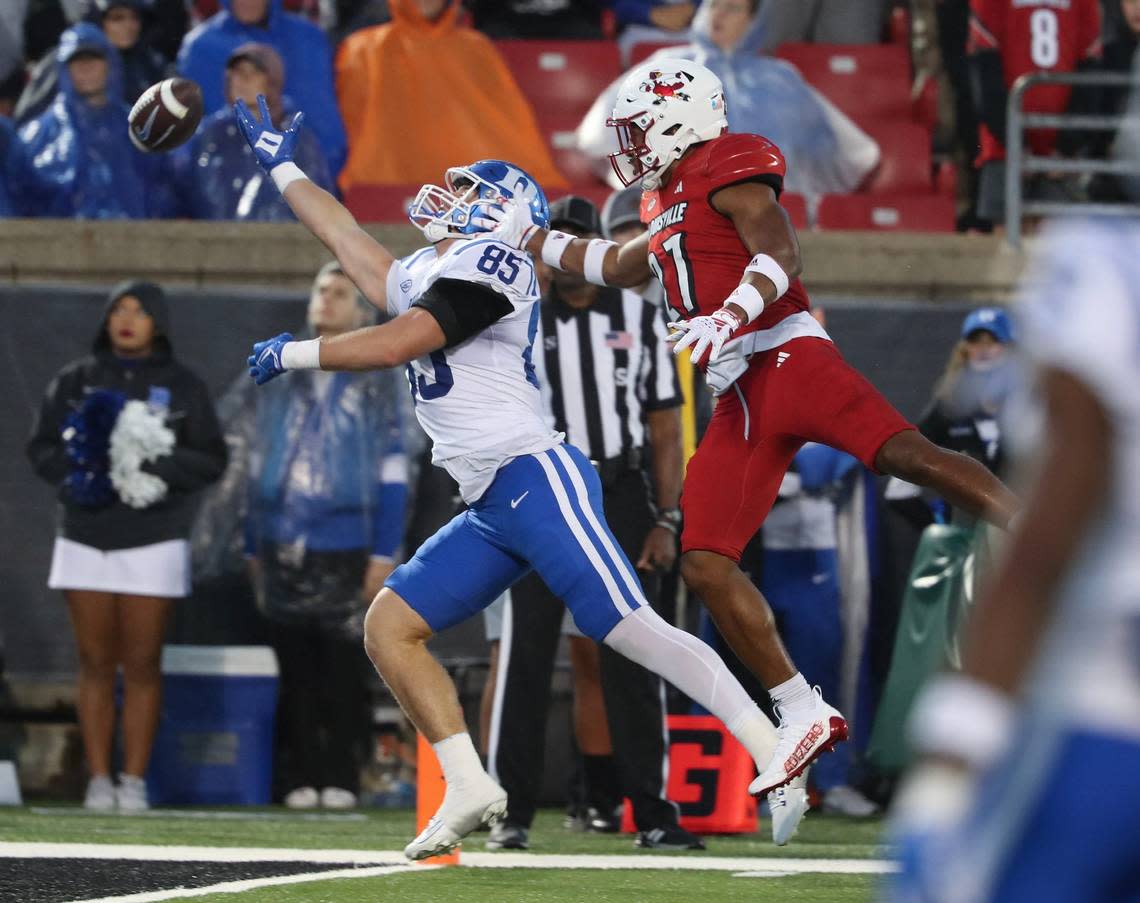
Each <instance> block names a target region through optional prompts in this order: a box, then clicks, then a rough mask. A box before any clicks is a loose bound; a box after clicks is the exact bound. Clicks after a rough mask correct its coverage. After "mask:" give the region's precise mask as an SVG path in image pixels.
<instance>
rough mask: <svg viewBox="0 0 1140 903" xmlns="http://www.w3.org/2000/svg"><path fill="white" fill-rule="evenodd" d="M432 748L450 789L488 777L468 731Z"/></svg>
mask: <svg viewBox="0 0 1140 903" xmlns="http://www.w3.org/2000/svg"><path fill="white" fill-rule="evenodd" d="M431 748H432V749H434V750H435V754H436V757H437V758H438V759H439V767H440V768H442V769H443V778H444V780H445V781H447V786H448V787H453V786H461V785H463V784H469V783H471V782H472V781H476V780H478V779H479V778H481V777H486V776H487V773H486V772H485V771H484V770H483V763H482V762H480V761H479V754H478V753H477V752H475V744H474V743H472V742H471V735H470V734H469V733H467V732H466V731H464V732H463V733H462V734H452V735H451V736H450V737H444V738H443V739H442V740H440V741H439V742H438V743H433V744H432V745H431Z"/></svg>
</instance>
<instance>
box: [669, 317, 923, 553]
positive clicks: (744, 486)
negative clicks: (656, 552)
mask: <svg viewBox="0 0 1140 903" xmlns="http://www.w3.org/2000/svg"><path fill="white" fill-rule="evenodd" d="M909 429H914V426H913V425H911V424H910V423H909V422H907V420H906V418H904V417H903V416H902V414H900V413H899V412H898V411H896V410H895V409H894V408H893V407H892V406H891V404H890V402H888V401H887V400H886V399H885V398H883V396H882V395H881V394H879V392H878V390H877V389H875V387H874V386H872V385H871V384H870V383H869V382H868V381H867V380H866V379H864V378H863V376H861V375H860V374H859V373H858V372H857V371H856V370H855V369H853V368H852V367H851V366H850V365H849V364H848V363H847V362H846V361H844V360H843V357H842V355H840V353H839V351H838V350H837V349H836V347H835V346H834V345H833V344H832V343H831V342H829V341H827V340H826V339H817V338H799V339H792V340H791V341H789V342H786V343H784V344H783V345H780V346H779V347H778V348H773V349H771V350H770V351H762V352H759V353H758V354H755V355H753V356H752V358H751V360H750V361H749V366H748V370H747V371H745V373H744V375H743V376H741V377H740V379H738V380H737V381H736V383H735V384H734V385H733V386H732V387H731V388H730V389H729V390H728V391H727V392H725V393H724V394H723V395H721V396H720V398H718V399H717V404H716V409H715V410H714V411H713V416H712V420H711V421H709V427H708V430H707V431H706V432H705V435H704V438H703V439H702V440H701V443H700V445H699V446H698V447H697V451H696V454H694V455H693V457H692V459H691V460H690V461H689V468H688V472H687V474H686V476H685V487H684V491H683V492H682V494H681V510H682V511H683V513H684V517H685V529H684V531H683V533H682V535H681V551H682V552H688V551H692V550H697V549H700V550H704V551H709V552H717V553H718V554H721V555H724V556H726V557H728V558H731V559H732V560H733V561H739V560H740V556H741V554H742V553H743V551H744V547H745V546H746V545H747V544H748V541H749V540H750V539H752V537H753V536H754V535H755V534H756V531H757V530H759V529H760V526H761V524H763V523H764V518H766V517H767V516H768V511H769V510H770V509H771V507H772V503H773V502H774V501H775V500H776V493H777V491H778V490H779V488H780V483H781V481H782V480H783V478H784V473H785V472H786V471H787V469H788V465H790V464H791V463H792V458H793V457H795V454H796V452H797V451H799V450H800V446H802V445H803V444H804V443H805V442H822V443H823V444H824V445H830V446H831V447H832V448H837V449H839V450H840V451H845V452H847V453H848V454H851V455H853V456H854V457H856V458H858V459H859V460H860V461H862V462H863V463H864V464H865V465H866V466H867V467H869V468H871V469H872V470H874V469H875V457H876V456H877V455H878V453H879V449H880V448H882V447H883V443H884V442H886V441H887V440H888V439H889V438H890V437H891V436H894V435H895V434H896V433H900V432H902V431H903V430H909Z"/></svg>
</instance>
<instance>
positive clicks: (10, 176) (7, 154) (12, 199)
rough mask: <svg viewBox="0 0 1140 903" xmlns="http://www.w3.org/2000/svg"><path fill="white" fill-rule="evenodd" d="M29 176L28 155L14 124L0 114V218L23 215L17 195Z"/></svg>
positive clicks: (18, 195)
mask: <svg viewBox="0 0 1140 903" xmlns="http://www.w3.org/2000/svg"><path fill="white" fill-rule="evenodd" d="M30 178H31V173H30V172H29V164H28V155H27V153H26V151H25V150H24V145H23V144H21V143H20V137H19V135H17V134H16V126H15V125H14V124H13V123H12V120H11V119H9V118H8V117H7V116H0V219H2V218H4V217H9V216H22V215H24V213H25V211H24V210H23V209H22V208H21V205H20V203H19V197H20V192H21V191H22V189H23V187H24V186H26V185H27V184H28V181H29V179H30Z"/></svg>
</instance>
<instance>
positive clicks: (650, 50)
mask: <svg viewBox="0 0 1140 903" xmlns="http://www.w3.org/2000/svg"><path fill="white" fill-rule="evenodd" d="M683 46H687V45H686V44H685V42H684V41H639V42H638V43H636V44H634V45H633V46H632V47H631V48H630V50H629V66H630V68H631V69H632V68H633V67H634V66H636V65H637V64H638V63H640V62H642V61H643V60H647V59H649V57H651V56H653V54H655V53H656V52H657V51H658V50H664V49H665V48H666V47H683Z"/></svg>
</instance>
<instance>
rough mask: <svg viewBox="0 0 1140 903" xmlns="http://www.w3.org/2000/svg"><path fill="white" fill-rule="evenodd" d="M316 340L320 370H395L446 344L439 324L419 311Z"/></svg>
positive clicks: (420, 309)
mask: <svg viewBox="0 0 1140 903" xmlns="http://www.w3.org/2000/svg"><path fill="white" fill-rule="evenodd" d="M318 341H319V342H320V345H319V346H318V351H319V362H320V367H321V369H322V370H378V369H387V368H389V367H399V366H401V365H403V364H406V363H408V362H409V361H414V360H415V359H416V358H418V357H423V356H424V355H425V354H431V352H433V351H438V350H439V349H441V348H443V347H444V345H446V344H447V339H446V337H445V336H444V334H443V329H442V327H440V325H439V321H438V320H437V319H436V318H435V317H434V316H432V315H431V314H430V313H428V312H427V311H426V310H423V309H422V308H412V309H411V310H409V311H408V312H407V313H404V314H401V315H400V316H398V317H396V318H395V319H394V320H390V321H389V322H387V323H383V324H381V325H379V326H366V327H364V328H363V329H354V330H353V331H352V332H346V333H343V334H341V335H338V336H331V337H329V338H322V339H319V340H318Z"/></svg>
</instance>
